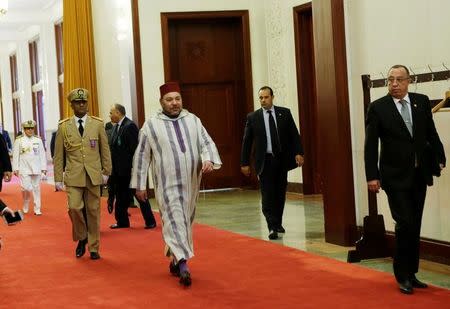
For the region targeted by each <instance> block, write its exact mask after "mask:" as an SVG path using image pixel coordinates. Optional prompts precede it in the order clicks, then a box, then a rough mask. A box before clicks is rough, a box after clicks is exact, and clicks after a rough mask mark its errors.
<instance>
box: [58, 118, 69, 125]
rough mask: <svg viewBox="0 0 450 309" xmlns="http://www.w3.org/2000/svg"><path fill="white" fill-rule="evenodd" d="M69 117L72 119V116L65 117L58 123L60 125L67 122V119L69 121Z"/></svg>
mask: <svg viewBox="0 0 450 309" xmlns="http://www.w3.org/2000/svg"><path fill="white" fill-rule="evenodd" d="M69 119H70V117H69V118H66V119H63V120H60V121H59V122H58V125H60V124H61V123H64V122H66V121H68V120H69Z"/></svg>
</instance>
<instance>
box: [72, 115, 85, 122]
mask: <svg viewBox="0 0 450 309" xmlns="http://www.w3.org/2000/svg"><path fill="white" fill-rule="evenodd" d="M73 118H74V119H75V122H76V123H78V120H80V119H81V120H83V123H86V119H87V114H86V115H84V116H83V117H81V118H78V117H77V116H75V115H73Z"/></svg>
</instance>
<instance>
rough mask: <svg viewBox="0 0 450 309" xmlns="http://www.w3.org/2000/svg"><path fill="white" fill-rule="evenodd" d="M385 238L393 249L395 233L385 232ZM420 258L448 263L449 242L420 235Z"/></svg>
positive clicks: (449, 258)
mask: <svg viewBox="0 0 450 309" xmlns="http://www.w3.org/2000/svg"><path fill="white" fill-rule="evenodd" d="M386 238H387V241H388V244H389V247H390V248H392V249H393V248H394V245H395V234H394V233H393V232H386ZM392 252H393V251H392ZM420 258H421V259H424V260H427V261H432V262H436V263H441V264H445V265H450V243H449V242H446V241H441V240H435V239H430V238H425V237H421V238H420Z"/></svg>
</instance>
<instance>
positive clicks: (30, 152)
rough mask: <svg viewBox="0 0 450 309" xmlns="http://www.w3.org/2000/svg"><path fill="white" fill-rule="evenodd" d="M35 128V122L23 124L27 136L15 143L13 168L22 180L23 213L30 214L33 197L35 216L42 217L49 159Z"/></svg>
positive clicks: (24, 135) (30, 121) (29, 121)
mask: <svg viewBox="0 0 450 309" xmlns="http://www.w3.org/2000/svg"><path fill="white" fill-rule="evenodd" d="M35 126H36V122H35V121H34V120H28V121H25V122H24V123H22V128H23V131H24V132H25V134H23V135H22V136H21V137H19V138H17V139H16V140H15V141H14V147H13V162H12V168H13V171H14V175H16V176H17V177H19V178H20V186H21V189H22V197H23V212H24V213H25V214H26V213H28V210H29V205H30V200H31V196H33V204H34V214H35V215H37V216H40V215H41V214H42V212H41V175H45V174H47V159H46V157H45V149H44V145H43V143H42V140H41V139H40V137H38V136H35V135H34V127H35Z"/></svg>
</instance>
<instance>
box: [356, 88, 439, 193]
mask: <svg viewBox="0 0 450 309" xmlns="http://www.w3.org/2000/svg"><path fill="white" fill-rule="evenodd" d="M409 98H410V100H411V114H412V121H413V137H411V135H410V134H409V132H408V129H407V128H406V125H405V122H404V121H403V118H402V116H401V115H400V113H399V111H398V109H397V107H396V106H395V103H394V100H393V98H392V97H391V96H390V95H387V96H384V97H382V98H380V99H378V100H376V101H374V102H373V103H372V104H370V106H369V110H368V112H367V119H366V141H365V146H364V160H365V166H366V178H367V181H369V180H375V179H380V180H381V186H382V187H383V188H384V189H385V190H386V189H394V190H403V189H407V188H411V186H412V184H413V180H414V168H415V160H416V158H417V163H418V167H419V169H420V171H421V172H422V174H423V176H424V177H425V179H426V181H427V184H428V185H432V184H433V177H432V173H433V171H432V164H431V163H432V162H430V157H431V156H433V157H434V158H435V162H436V163H442V164H444V165H445V161H446V159H445V153H444V147H443V146H442V143H441V141H440V139H439V136H438V134H437V132H436V128H435V126H434V121H433V118H432V114H431V107H430V100H429V99H428V97H427V96H425V95H423V94H419V93H411V92H410V93H409ZM379 140H380V141H381V151H380V162H379V164H378V141H379Z"/></svg>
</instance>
